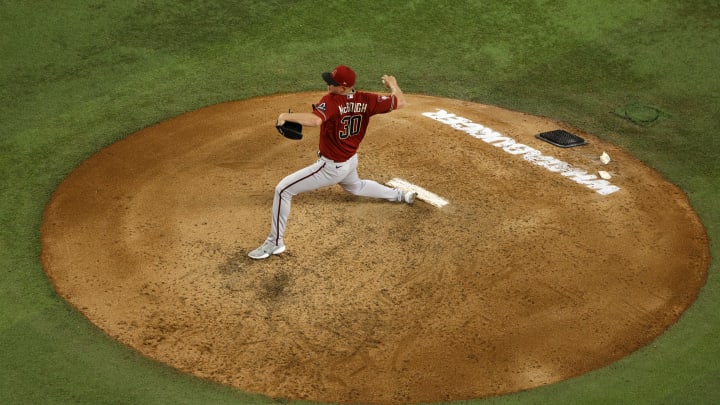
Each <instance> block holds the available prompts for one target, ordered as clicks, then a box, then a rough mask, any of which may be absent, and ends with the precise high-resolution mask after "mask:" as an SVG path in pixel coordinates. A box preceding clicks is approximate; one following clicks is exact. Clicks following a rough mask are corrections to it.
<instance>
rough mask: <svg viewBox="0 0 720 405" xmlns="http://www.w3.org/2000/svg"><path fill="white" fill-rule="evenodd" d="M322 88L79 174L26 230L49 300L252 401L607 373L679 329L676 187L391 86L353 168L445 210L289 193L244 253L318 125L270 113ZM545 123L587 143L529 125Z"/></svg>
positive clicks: (521, 119) (513, 384) (634, 166)
mask: <svg viewBox="0 0 720 405" xmlns="http://www.w3.org/2000/svg"><path fill="white" fill-rule="evenodd" d="M320 96H321V94H320V93H306V94H291V95H280V96H273V97H264V98H256V99H251V100H245V101H239V102H233V103H227V104H222V105H216V106H212V107H208V108H204V109H201V110H198V111H195V112H192V113H188V114H185V115H182V116H180V117H177V118H173V119H171V120H168V121H166V122H163V123H161V124H158V125H155V126H153V127H150V128H147V129H144V130H142V131H140V132H138V133H136V134H133V135H132V136H129V137H128V138H126V139H125V140H122V141H120V142H117V143H116V144H113V145H112V146H110V147H108V148H106V149H103V150H101V151H100V152H98V153H97V154H96V155H94V156H93V157H92V158H90V159H89V160H88V161H86V162H85V163H83V164H82V165H81V166H80V167H78V168H77V170H75V171H74V172H73V173H72V174H71V175H70V176H69V177H68V178H67V179H66V180H65V181H64V182H63V183H62V184H61V185H60V187H59V188H58V189H57V191H56V193H55V194H54V196H53V198H52V200H51V202H50V204H49V205H48V207H47V210H46V213H45V220H44V223H43V227H42V249H43V252H42V253H43V255H42V258H43V263H44V266H45V269H46V271H47V273H48V275H49V277H50V278H51V279H52V281H53V283H54V284H55V287H56V289H57V291H58V292H59V293H60V294H61V295H62V296H63V297H64V298H65V299H67V300H68V301H69V302H70V303H71V304H72V305H74V306H75V307H76V308H77V309H78V310H79V311H81V312H82V313H83V314H85V315H86V316H87V317H88V318H89V319H90V320H91V321H92V322H93V323H95V324H96V325H98V326H99V327H100V328H101V329H102V330H104V331H105V332H106V333H107V334H108V335H110V336H112V337H113V338H116V339H118V340H119V341H121V342H122V343H124V344H126V345H128V346H130V347H132V348H134V349H135V350H137V351H139V352H141V353H143V354H145V355H147V356H148V357H151V358H154V359H157V360H158V361H161V362H164V363H167V364H169V365H171V366H172V367H175V368H177V369H179V370H182V371H185V372H187V373H191V374H194V375H196V376H199V377H202V378H207V379H211V380H215V381H219V382H221V383H225V384H228V385H231V386H234V387H237V388H238V389H241V390H244V391H251V392H258V393H263V394H266V395H269V396H272V397H283V398H304V399H311V400H318V401H333V402H360V403H375V404H389V403H412V402H435V401H447V400H453V399H467V398H478V397H484V396H491V395H497V394H504V393H509V392H513V391H518V390H525V389H529V388H533V387H537V386H539V385H543V384H549V383H553V382H557V381H561V380H564V379H567V378H570V377H573V376H577V375H579V374H583V373H586V372H588V371H590V370H594V369H597V368H599V367H602V366H605V365H608V364H610V363H612V362H614V361H616V360H618V359H619V358H621V357H623V356H626V355H628V354H630V353H632V352H633V351H635V350H637V349H638V348H640V347H642V346H644V345H646V344H648V343H649V342H650V341H652V340H653V339H654V338H656V337H657V336H658V335H660V334H661V333H663V331H664V330H665V329H666V328H667V327H668V326H669V325H671V324H673V323H674V322H676V321H677V320H678V318H679V317H680V315H681V314H682V312H683V311H684V310H685V309H686V308H687V307H688V306H689V305H691V304H692V302H693V301H694V300H695V298H696V296H697V294H698V291H699V289H700V287H701V286H702V285H703V283H704V281H705V278H706V272H707V267H708V260H709V251H708V243H707V240H706V236H705V232H704V228H703V227H702V225H701V224H700V222H699V221H698V218H697V216H696V215H695V213H694V212H693V211H692V209H691V208H690V206H689V204H688V201H687V199H686V197H685V195H684V194H683V193H682V192H681V191H680V190H679V189H678V188H676V187H675V186H673V185H672V184H670V183H668V182H667V181H665V180H664V179H663V178H662V177H661V176H660V175H658V173H656V172H655V171H653V170H651V169H649V168H648V167H646V166H644V165H643V164H641V163H640V162H639V161H638V160H636V159H634V158H633V157H631V156H629V155H628V154H627V153H625V152H623V151H622V150H619V149H618V148H616V147H614V146H612V145H609V144H606V143H603V142H602V141H600V140H599V139H597V138H596V137H594V136H592V135H590V134H586V133H583V132H581V131H579V130H578V129H575V128H569V127H568V126H566V125H563V124H561V123H557V122H553V121H551V120H548V119H543V118H538V117H533V116H529V115H526V114H521V113H517V112H512V111H507V110H502V109H499V108H494V107H490V106H484V105H479V104H474V103H469V102H462V101H457V100H449V99H442V98H435V97H424V96H412V95H411V96H408V100H409V103H410V106H409V107H408V108H406V109H402V110H399V111H395V112H392V113H390V114H387V115H382V116H376V117H374V118H373V122H372V123H371V124H370V129H369V132H368V135H367V137H366V139H365V141H364V143H363V145H362V147H361V149H360V167H359V172H360V175H361V176H362V177H364V178H370V179H374V180H376V181H379V182H382V183H384V182H386V181H388V180H390V179H392V178H400V179H404V180H406V181H408V182H410V183H412V184H416V185H418V186H420V187H423V188H424V189H425V190H428V191H429V192H432V193H435V194H436V195H438V196H441V197H442V198H444V199H445V200H447V201H448V204H447V205H445V206H444V207H442V208H438V207H435V206H433V205H430V204H426V203H424V202H422V201H417V202H416V203H415V204H414V205H407V204H396V203H390V202H385V201H375V200H370V199H362V198H357V197H352V196H349V195H348V194H345V193H344V191H343V190H342V189H341V188H340V187H339V186H334V187H331V188H326V189H322V190H318V191H315V192H311V193H306V194H301V195H299V196H297V197H296V198H295V199H293V210H292V213H291V215H290V221H289V224H288V231H287V234H286V244H287V247H288V250H287V252H286V253H284V254H282V255H280V256H273V257H271V258H269V259H268V260H265V261H259V262H258V261H252V260H251V259H249V258H248V257H247V252H248V251H250V250H252V249H254V248H255V247H257V246H259V245H260V243H261V242H262V241H263V239H264V238H265V237H266V236H267V233H268V231H269V226H270V210H271V203H272V196H273V190H274V187H275V185H276V184H277V182H278V181H279V180H280V179H282V178H283V177H284V176H285V175H287V174H290V173H291V172H293V171H295V170H297V169H300V168H302V167H304V166H306V165H308V164H310V163H312V162H313V161H314V159H316V155H315V152H316V148H317V129H314V128H307V129H306V130H305V131H306V135H305V139H304V140H302V141H300V142H294V141H289V140H287V139H284V138H282V137H280V136H279V135H278V134H277V133H276V132H275V128H274V127H273V125H274V122H275V118H276V116H277V114H278V113H279V112H280V111H286V110H287V109H288V108H291V109H292V110H293V111H298V112H300V111H310V105H311V103H314V102H317V100H319V98H320ZM558 129H562V130H566V131H568V132H570V133H573V134H577V135H578V136H581V137H582V138H583V139H584V140H587V141H588V144H587V145H583V146H578V147H573V148H558V147H555V146H553V145H551V144H549V143H547V142H544V141H542V140H540V139H537V138H536V137H535V136H536V135H537V134H539V133H542V132H547V131H553V130H558ZM603 152H607V153H608V155H609V156H611V158H612V160H611V162H610V163H609V164H607V165H604V164H602V163H601V162H600V159H599V156H600V155H601V154H602V153H603ZM598 170H603V171H606V172H608V173H609V174H611V175H612V178H611V179H610V180H601V179H599V178H598V177H597V172H598Z"/></svg>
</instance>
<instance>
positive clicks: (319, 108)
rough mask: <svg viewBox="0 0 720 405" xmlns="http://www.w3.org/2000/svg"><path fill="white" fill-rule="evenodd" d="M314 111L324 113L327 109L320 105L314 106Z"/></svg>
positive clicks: (323, 104) (322, 104)
mask: <svg viewBox="0 0 720 405" xmlns="http://www.w3.org/2000/svg"><path fill="white" fill-rule="evenodd" d="M315 109H316V110H318V111H322V112H325V110H326V109H327V106H326V105H325V103H320V104H318V105H316V106H315Z"/></svg>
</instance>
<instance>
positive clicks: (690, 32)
mask: <svg viewBox="0 0 720 405" xmlns="http://www.w3.org/2000/svg"><path fill="white" fill-rule="evenodd" d="M0 26H1V27H2V30H1V31H0V50H1V51H2V54H1V59H0V81H1V82H2V85H1V86H0V196H1V198H0V218H1V222H0V223H1V225H2V226H1V227H0V252H1V253H2V254H1V257H0V364H2V372H1V373H0V403H3V404H31V403H32V404H39V403H42V404H53V403H58V404H69V403H72V404H100V403H102V404H105V403H118V404H170V403H172V404H231V403H232V404H238V403H257V404H269V403H285V402H286V401H282V400H272V399H268V398H264V397H261V396H254V395H248V394H244V393H240V392H237V391H234V390H231V389H228V388H226V387H222V386H219V385H216V384H212V383H208V382H205V381H200V380H197V379H194V378H191V377H188V376H185V375H182V374H179V373H177V372H176V371H174V370H172V369H170V368H169V367H166V366H163V365H160V364H157V363H154V362H151V361H149V360H147V359H145V358H143V357H141V356H139V355H137V354H136V353H134V352H132V351H131V350H128V349H127V348H125V347H123V346H121V345H119V344H117V343H115V342H113V341H112V340H110V339H109V338H107V337H106V336H105V335H104V334H103V333H102V332H100V331H99V330H98V329H97V328H95V327H94V326H93V325H92V324H90V323H89V322H88V321H86V320H85V318H83V317H82V316H81V315H79V314H78V313H77V312H75V311H74V310H73V309H72V308H71V307H70V306H69V305H68V304H66V303H65V302H64V301H62V300H61V299H59V297H58V296H57V295H56V293H55V292H54V290H53V288H52V286H51V284H50V282H49V281H48V280H47V278H46V277H45V273H44V272H43V269H42V266H41V264H40V258H39V255H40V242H39V241H40V231H39V229H40V225H41V223H42V215H43V209H44V206H45V204H46V203H47V201H48V199H49V198H50V196H51V194H52V193H53V191H54V189H55V188H56V187H57V186H58V185H59V184H60V182H61V181H62V180H63V178H64V177H65V176H67V175H68V174H69V173H70V172H71V171H72V170H73V168H74V167H76V166H77V165H78V164H79V163H80V162H82V161H83V160H85V159H86V158H88V157H89V156H91V155H92V154H93V153H94V152H96V151H98V150H99V149H100V148H102V147H104V146H107V145H109V144H111V143H113V142H114V141H117V140H119V139H121V138H123V137H125V136H127V135H129V134H131V133H133V132H135V131H137V130H139V129H141V128H144V127H147V126H148V125H151V124H153V123H156V122H159V121H163V120H166V119H168V118H171V117H174V116H176V115H179V114H181V113H183V112H186V111H191V110H194V109H197V108H199V107H203V106H207V105H212V104H216V103H220V102H224V101H229V100H238V99H245V98H249V97H253V96H258V95H268V94H274V93H289V92H299V91H307V90H322V89H323V88H324V86H323V83H322V82H321V81H320V78H319V73H320V72H322V71H325V70H328V69H329V68H332V67H333V66H335V65H337V64H340V63H343V64H348V65H350V66H352V67H353V68H354V69H355V70H356V71H357V72H358V75H359V78H358V83H357V86H358V87H360V88H364V89H368V90H380V83H379V80H378V78H379V77H380V76H381V75H382V74H384V73H388V74H393V75H395V76H396V77H397V78H398V81H399V83H400V85H401V86H402V88H403V89H404V90H405V91H406V92H408V93H418V94H427V95H433V96H439V97H450V98H457V99H464V100H470V101H474V102H480V103H485V104H494V105H499V106H503V107H506V108H510V109H514V110H519V111H524V112H528V113H532V114H536V115H542V116H548V117H552V118H555V119H558V120H562V121H566V122H568V123H570V124H572V125H574V126H576V127H579V128H582V129H583V130H585V131H587V132H589V133H592V134H595V135H597V136H599V137H601V138H603V139H605V140H608V141H610V142H612V143H615V144H617V145H619V146H622V147H623V148H625V149H627V150H629V151H630V152H632V153H633V154H634V155H635V156H637V157H638V158H640V159H641V160H643V161H644V162H646V163H647V164H648V165H650V166H651V167H654V168H656V169H657V170H658V171H659V172H661V173H662V174H663V175H664V176H666V178H668V179H669V180H670V181H672V182H674V183H675V184H677V185H679V186H680V187H681V188H682V189H683V190H685V191H686V192H687V194H688V196H689V198H690V200H691V203H692V204H693V207H694V208H695V209H696V210H697V212H698V214H699V215H700V217H701V219H702V221H703V222H704V224H705V226H706V227H707V231H708V234H709V236H710V239H711V249H712V255H713V257H714V260H713V262H712V264H711V267H710V269H709V273H710V274H709V278H708V281H707V284H706V285H705V287H704V288H703V290H702V291H701V294H700V297H699V299H698V301H697V302H696V304H695V305H694V306H693V307H691V308H690V309H689V310H688V311H687V312H686V313H685V314H684V315H683V317H682V318H681V320H680V321H679V322H678V323H677V324H676V325H674V326H673V327H671V328H670V329H669V330H668V332H667V333H666V334H664V335H663V336H661V337H660V338H658V339H657V340H656V341H654V342H653V343H652V344H650V345H649V346H647V347H645V348H643V349H641V350H639V351H638V352H636V353H634V354H633V355H631V356H629V357H627V358H625V359H623V360H621V361H619V362H617V363H615V364H612V365H611V366H608V367H606V368H603V369H600V370H597V371H595V372H592V373H590V374H587V375H584V376H582V377H579V378H576V379H573V380H569V381H565V382H562V383H558V384H554V385H550V386H546V387H543V388H539V389H535V390H531V391H527V392H522V393H517V394H512V395H507V396H503V397H497V398H490V399H484V400H475V401H468V402H463V403H473V404H475V403H478V404H485V403H488V404H491V403H492V404H539V403H589V404H594V403H597V404H601V403H602V404H606V403H615V404H619V403H627V404H630V403H632V404H659V403H662V404H676V403H677V404H681V403H682V404H685V403H694V404H704V403H706V404H711V403H717V402H718V401H720V384H719V383H718V382H719V381H720V344H719V343H720V311H718V310H717V307H718V304H719V303H720V278H719V275H718V270H719V266H718V259H717V258H718V257H720V246H719V245H718V240H720V203H718V201H720V181H719V180H718V179H719V178H720V164H718V158H717V155H718V152H720V143H719V142H720V141H718V132H720V75H718V73H717V72H718V68H720V51H718V44H719V43H720V3H718V2H717V1H711V0H705V1H701V0H689V1H683V2H678V1H670V0H642V1H635V2H627V1H616V0H600V1H596V2H586V1H580V0H565V1H542V0H535V1H506V2H499V1H496V2H494V1H482V2H481V1H462V2H460V1H458V2H441V1H422V0H412V1H398V2H380V1H370V2H353V1H342V0H341V1H336V2H328V3H325V2H314V1H309V0H298V1H287V2H285V1H228V0H217V1H210V0H196V1H184V2H177V1H168V0H165V1H138V0H131V1H126V2H117V1H107V0H105V1H101V0H86V1H80V0H65V1H61V2H59V1H48V0H32V1H27V2H20V1H9V0H5V1H0ZM633 106H648V107H652V108H654V109H656V110H658V111H659V112H660V118H659V119H658V120H657V121H655V122H653V123H650V124H647V125H640V124H636V123H633V122H631V121H630V120H628V119H626V118H623V117H622V116H621V115H622V113H623V112H625V111H627V110H628V109H632V108H633ZM278 108H280V106H278ZM508 299H512V297H508Z"/></svg>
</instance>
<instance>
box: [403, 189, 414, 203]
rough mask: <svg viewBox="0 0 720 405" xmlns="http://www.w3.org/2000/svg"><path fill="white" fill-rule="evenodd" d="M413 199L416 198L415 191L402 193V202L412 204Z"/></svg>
mask: <svg viewBox="0 0 720 405" xmlns="http://www.w3.org/2000/svg"><path fill="white" fill-rule="evenodd" d="M415 197H417V192H416V191H406V192H405V193H403V201H404V202H406V203H408V204H412V203H414V202H415Z"/></svg>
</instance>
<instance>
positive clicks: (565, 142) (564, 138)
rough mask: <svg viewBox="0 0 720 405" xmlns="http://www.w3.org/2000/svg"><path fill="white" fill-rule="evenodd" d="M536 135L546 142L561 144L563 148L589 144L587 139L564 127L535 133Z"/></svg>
mask: <svg viewBox="0 0 720 405" xmlns="http://www.w3.org/2000/svg"><path fill="white" fill-rule="evenodd" d="M535 137H536V138H538V139H542V140H543V141H545V142H550V143H551V144H553V145H555V146H559V147H561V148H572V147H573V146H580V145H585V144H587V141H586V140H585V139H583V138H581V137H579V136H577V135H575V134H571V133H570V132H567V131H564V130H562V129H556V130H554V131H549V132H542V133H539V134H537V135H535Z"/></svg>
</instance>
